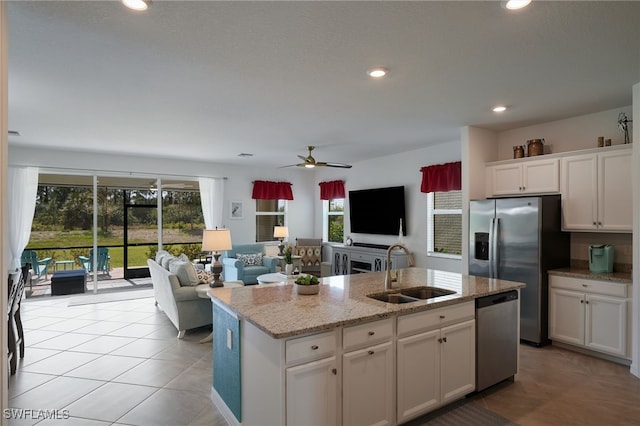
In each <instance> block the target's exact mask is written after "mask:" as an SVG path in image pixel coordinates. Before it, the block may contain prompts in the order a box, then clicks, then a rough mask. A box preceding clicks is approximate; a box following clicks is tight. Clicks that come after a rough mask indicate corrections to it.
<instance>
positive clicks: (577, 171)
mask: <svg viewBox="0 0 640 426" xmlns="http://www.w3.org/2000/svg"><path fill="white" fill-rule="evenodd" d="M630 147H631V145H628V147H627V146H617V147H616V148H615V149H614V150H607V151H605V152H597V153H590V154H582V155H572V156H567V157H563V158H562V162H561V173H560V180H561V192H562V216H563V218H562V226H563V230H566V231H607V232H631V230H632V226H633V218H632V211H633V204H632V198H633V197H632V190H631V152H630V151H631V149H630Z"/></svg>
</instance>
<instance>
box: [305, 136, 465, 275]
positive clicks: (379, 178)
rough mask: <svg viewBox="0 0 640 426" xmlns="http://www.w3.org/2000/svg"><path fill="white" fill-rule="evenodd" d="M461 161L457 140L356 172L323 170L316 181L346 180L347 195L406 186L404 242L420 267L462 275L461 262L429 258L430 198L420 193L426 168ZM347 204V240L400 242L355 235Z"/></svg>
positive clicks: (362, 166)
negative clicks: (360, 190) (428, 220)
mask: <svg viewBox="0 0 640 426" xmlns="http://www.w3.org/2000/svg"><path fill="white" fill-rule="evenodd" d="M460 159H461V155H460V142H459V141H457V140H456V141H450V142H445V143H441V144H438V145H433V146H429V147H425V148H421V149H418V150H414V151H409V152H404V153H400V154H396V155H390V156H387V157H384V158H377V159H373V160H368V161H362V162H358V163H354V164H353V168H351V169H348V170H345V169H331V168H326V169H322V170H319V171H318V174H317V176H316V181H317V183H319V182H322V181H326V180H334V179H343V180H344V181H345V186H346V189H347V191H352V190H359V189H369V188H380V187H387V186H400V185H404V187H405V208H406V217H407V223H406V225H407V235H406V236H405V237H404V242H405V244H407V246H408V247H409V249H410V250H411V251H412V252H413V253H414V258H415V261H416V266H419V267H423V268H434V269H442V270H446V271H455V272H460V261H459V260H452V259H443V258H436V257H427V196H426V194H424V193H422V192H420V183H421V181H422V173H421V172H420V169H421V168H422V167H424V166H430V165H434V164H442V163H448V162H452V161H460ZM316 187H317V185H316ZM316 192H317V194H319V189H317V188H316ZM319 198H320V197H319V195H316V196H315V199H316V204H317V206H318V207H317V208H316V211H321V208H320V206H321V202H320V200H319ZM345 204H346V205H345V238H346V236H351V238H352V239H353V240H354V241H355V242H362V243H373V244H385V245H389V244H393V243H395V242H397V241H398V235H371V234H354V233H351V232H350V224H349V206H348V202H346V203H345ZM380 209H381V211H382V209H384V204H381V205H380ZM372 214H375V212H373V213H372ZM318 225H319V226H321V223H320V221H318Z"/></svg>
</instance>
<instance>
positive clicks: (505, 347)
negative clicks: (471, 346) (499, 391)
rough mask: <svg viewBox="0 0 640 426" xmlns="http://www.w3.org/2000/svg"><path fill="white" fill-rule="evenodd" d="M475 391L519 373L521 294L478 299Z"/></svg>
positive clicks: (506, 293)
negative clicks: (519, 309)
mask: <svg viewBox="0 0 640 426" xmlns="http://www.w3.org/2000/svg"><path fill="white" fill-rule="evenodd" d="M476 351H477V353H476V391H478V392H479V391H481V390H483V389H486V388H488V387H490V386H493V385H495V384H496V383H499V382H501V381H503V380H505V379H508V378H512V377H513V376H514V375H515V374H516V372H517V370H518V292H517V291H515V290H512V291H508V292H505V293H499V294H493V295H491V296H485V297H480V298H478V299H476Z"/></svg>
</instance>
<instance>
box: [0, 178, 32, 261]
mask: <svg viewBox="0 0 640 426" xmlns="http://www.w3.org/2000/svg"><path fill="white" fill-rule="evenodd" d="M7 183H8V188H7V189H8V193H9V197H8V198H7V208H8V210H9V211H8V213H9V214H8V222H9V255H10V256H11V260H10V263H9V271H10V272H15V271H18V270H19V269H20V266H21V257H22V251H23V250H24V248H25V247H26V246H27V244H28V243H29V237H30V236H31V224H32V223H33V215H34V213H35V211H36V195H37V193H38V168H37V167H9V170H8V179H7Z"/></svg>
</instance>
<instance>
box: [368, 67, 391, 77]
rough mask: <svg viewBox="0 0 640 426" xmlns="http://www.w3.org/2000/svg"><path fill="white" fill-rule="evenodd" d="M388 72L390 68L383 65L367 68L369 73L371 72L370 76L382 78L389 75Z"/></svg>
mask: <svg viewBox="0 0 640 426" xmlns="http://www.w3.org/2000/svg"><path fill="white" fill-rule="evenodd" d="M388 72H389V70H388V69H387V68H383V67H375V68H369V69H368V70H367V74H369V77H372V78H382V77H384V76H385V75H387V73H388Z"/></svg>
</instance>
